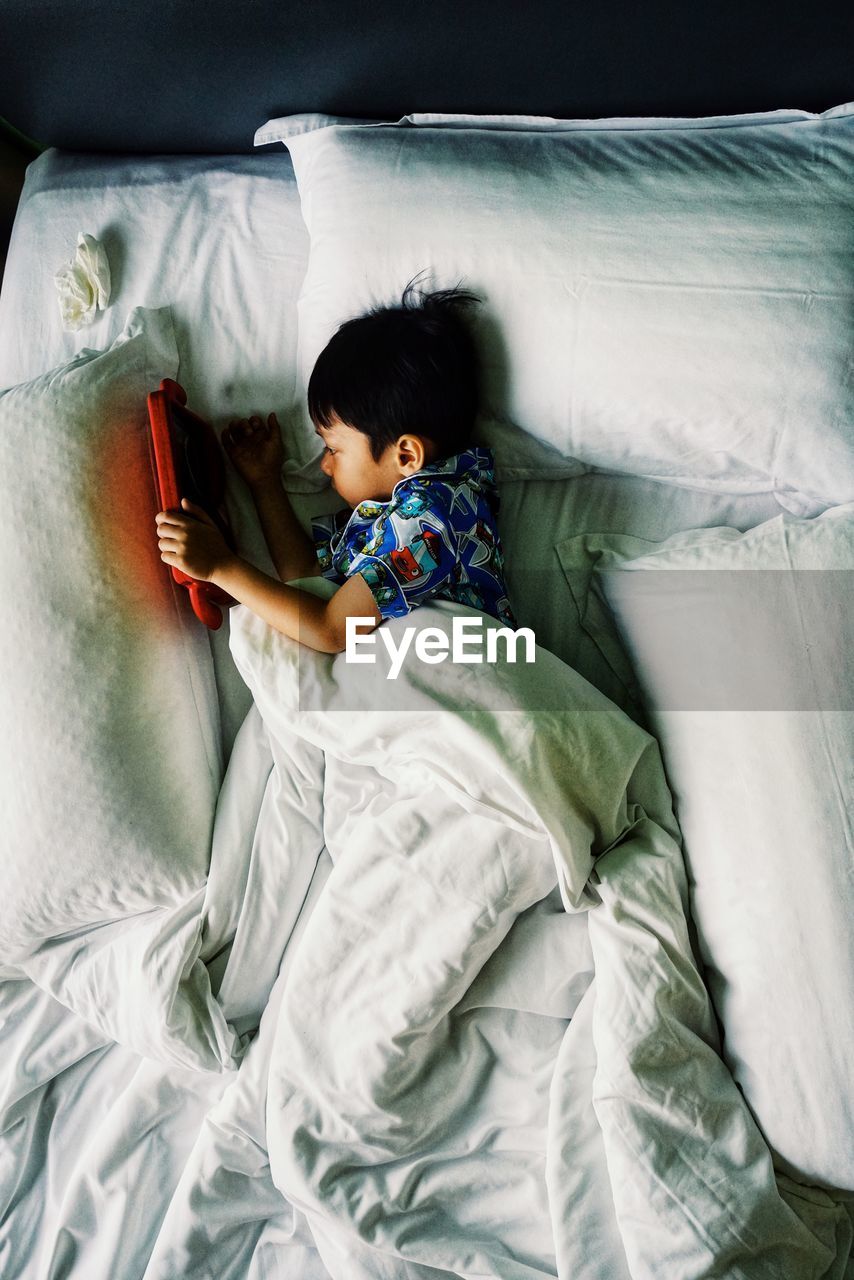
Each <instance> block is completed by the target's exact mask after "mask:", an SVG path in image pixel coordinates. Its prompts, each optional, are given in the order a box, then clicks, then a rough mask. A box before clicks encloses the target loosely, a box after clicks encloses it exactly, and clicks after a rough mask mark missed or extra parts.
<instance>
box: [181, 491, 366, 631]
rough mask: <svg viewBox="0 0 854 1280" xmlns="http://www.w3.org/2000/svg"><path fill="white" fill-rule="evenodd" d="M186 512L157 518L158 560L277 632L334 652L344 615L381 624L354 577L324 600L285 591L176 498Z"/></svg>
mask: <svg viewBox="0 0 854 1280" xmlns="http://www.w3.org/2000/svg"><path fill="white" fill-rule="evenodd" d="M181 506H182V507H183V508H184V511H185V512H187V513H188V514H186V515H185V514H182V513H181V512H177V511H161V512H159V513H158V515H157V535H158V544H159V546H160V559H161V560H163V561H164V562H165V563H166V564H168V565H172V566H174V567H175V568H176V569H181V570H182V571H183V572H184V573H187V574H189V575H190V577H192V578H198V579H200V580H201V581H203V582H213V583H215V584H216V586H218V587H221V588H222V589H223V591H227V592H228V594H229V595H231V596H234V598H235V600H239V601H240V603H241V604H245V605H246V606H247V608H249V609H251V610H252V612H253V613H257V614H258V615H259V616H260V617H262V618H263V619H264V621H265V622H269V624H270V626H271V627H275V628H276V630H277V631H282V632H284V634H285V635H286V636H290V637H291V639H292V640H299V641H300V642H301V643H302V644H305V645H308V646H309V648H311V649H319V650H320V651H321V652H322V653H340V652H341V651H342V649H344V647H345V645H346V640H347V631H346V627H347V619H348V618H349V617H362V618H373V619H374V622H373V624H372V625H370V626H359V627H357V631H358V632H359V633H364V632H368V631H373V630H374V627H376V626H378V625H379V623H380V622H381V621H382V615H381V614H380V612H379V610H378V609H377V607H376V605H375V604H374V598H373V595H372V594H371V589H370V587H369V586H368V584H367V583H366V582H365V580H364V578H362V577H361V576H360V575H359V574H355V575H354V576H353V577H352V578H349V579H348V581H347V582H345V583H344V585H343V586H342V587H339V588H338V590H337V591H336V592H335V594H334V595H333V596H332V597H331V599H329V600H320V599H318V598H317V596H313V595H311V594H310V593H309V592H308V591H300V589H299V588H298V587H289V586H286V585H285V584H284V583H282V582H277V581H276V580H275V578H271V577H269V576H268V575H267V574H266V573H262V572H261V570H260V569H256V568H255V567H254V565H251V564H249V563H247V561H245V560H241V558H240V557H239V556H236V555H235V554H234V553H233V552H232V551H229V549H228V547H227V546H226V543H225V541H224V539H223V537H222V534H221V533H220V531H219V530H218V529H217V527H216V525H215V524H214V523H213V521H212V520H211V519H210V518H209V516H207V515H206V514H205V512H204V511H202V509H201V508H200V507H197V506H195V505H194V504H193V503H191V502H188V501H187V499H186V498H184V499H183V500H182V503H181Z"/></svg>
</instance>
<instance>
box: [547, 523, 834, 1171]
mask: <svg viewBox="0 0 854 1280" xmlns="http://www.w3.org/2000/svg"><path fill="white" fill-rule="evenodd" d="M557 550H558V555H559V556H560V559H561V562H562V564H563V566H564V568H565V570H566V571H567V573H568V574H570V575H577V571H578V569H579V567H580V566H582V565H583V564H585V563H586V564H587V566H588V567H589V566H591V565H592V566H595V568H596V569H597V570H598V573H597V574H596V577H597V579H598V583H599V586H600V587H601V589H602V591H603V592H604V594H605V596H606V597H607V600H608V604H609V605H610V608H611V610H612V611H613V614H614V617H615V618H616V622H617V626H618V628H619V631H620V634H621V635H622V638H623V640H624V641H625V644H626V646H627V648H628V651H629V654H630V657H631V660H632V662H633V664H634V667H635V670H636V673H637V676H638V679H639V682H640V684H641V686H642V689H643V691H644V693H645V696H646V699H647V704H648V707H649V710H650V713H651V719H652V725H653V728H654V730H655V732H656V733H657V734H658V736H659V738H660V741H661V744H662V750H663V755H664V762H665V768H666V770H667V774H668V778H669V781H670V784H671V787H672V789H673V793H674V798H675V801H676V808H677V812H678V814H679V820H680V824H681V827H682V831H683V835H684V838H685V846H686V856H687V861H688V868H689V873H690V877H691V880H692V883H693V903H692V909H693V914H694V918H695V920H696V923H697V928H698V935H699V942H700V947H701V952H702V956H703V959H704V961H705V963H706V965H707V967H708V970H707V978H708V981H709V984H710V989H711V991H712V995H713V998H714V1001H715V1005H716V1008H717V1012H718V1015H719V1017H720V1019H721V1022H722V1024H723V1029H724V1050H725V1054H726V1057H727V1060H728V1062H729V1064H730V1067H731V1068H732V1070H733V1074H734V1075H735V1078H736V1080H737V1081H738V1083H739V1084H740V1086H741V1088H742V1090H743V1091H744V1094H745V1096H746V1098H747V1101H748V1103H749V1104H750V1106H751V1108H752V1110H753V1112H754V1114H755V1115H756V1117H757V1120H758V1122H759V1124H760V1126H761V1128H762V1130H763V1132H764V1134H765V1136H766V1138H767V1140H768V1142H769V1145H770V1146H771V1147H772V1149H773V1151H774V1152H775V1155H776V1159H777V1164H778V1166H779V1167H781V1168H782V1169H783V1170H784V1171H786V1172H788V1173H790V1174H792V1175H793V1176H795V1177H796V1178H799V1179H806V1180H807V1181H816V1182H820V1183H824V1184H827V1185H829V1186H831V1187H835V1188H839V1189H843V1190H846V1191H851V1190H854V1094H852V1090H851V1063H852V1061H854V934H852V930H851V920H852V916H854V887H852V878H851V871H852V858H854V820H852V814H854V788H852V771H851V762H852V760H854V664H852V654H854V614H852V611H851V600H852V587H854V505H852V504H849V505H847V506H844V507H839V508H836V509H834V510H831V511H828V512H826V513H825V514H824V515H823V516H821V517H819V518H817V519H813V520H797V519H793V518H791V517H788V516H785V517H784V516H781V517H779V518H777V519H775V520H771V521H768V522H767V523H766V524H763V525H760V526H759V527H757V528H755V529H752V530H750V531H749V532H748V533H744V534H739V533H738V532H737V531H736V530H734V529H704V530H693V531H690V532H687V533H682V534H677V535H675V536H674V537H672V538H669V539H668V540H667V541H665V542H663V543H660V544H657V545H656V544H653V543H648V542H646V543H645V542H643V541H642V540H640V539H637V538H625V537H619V536H606V535H588V536H585V537H582V538H574V539H569V540H567V541H566V542H564V543H561V544H560V545H559V546H558V548H557ZM579 581H581V579H580V578H579V577H578V576H576V577H575V582H576V591H577V584H578V582H579ZM584 625H587V626H591V627H592V628H593V631H594V632H595V633H596V635H597V637H598V639H599V641H601V639H602V627H603V625H604V624H603V616H602V614H601V613H599V614H597V612H596V610H595V609H591V610H587V611H586V612H585V615H584Z"/></svg>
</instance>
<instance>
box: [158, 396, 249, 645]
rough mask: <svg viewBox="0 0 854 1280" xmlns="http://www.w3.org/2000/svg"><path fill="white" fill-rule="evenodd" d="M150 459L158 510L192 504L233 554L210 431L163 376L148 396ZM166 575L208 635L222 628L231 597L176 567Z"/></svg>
mask: <svg viewBox="0 0 854 1280" xmlns="http://www.w3.org/2000/svg"><path fill="white" fill-rule="evenodd" d="M148 418H149V422H150V425H151V457H152V466H153V469H154V478H155V483H156V486H157V495H158V498H159V500H160V509H161V510H162V511H179V510H181V499H182V498H188V499H189V501H190V502H194V503H196V505H197V506H199V507H201V508H202V510H203V511H204V512H206V514H207V515H209V516H210V518H211V519H212V520H213V522H214V524H215V525H216V526H217V528H218V529H219V531H220V533H221V534H222V536H223V537H224V538H225V540H226V542H227V543H228V546H229V547H230V548H231V550H232V551H233V550H234V549H235V546H234V536H233V534H232V531H231V526H230V524H229V522H228V516H227V514H226V512H225V507H224V505H223V504H224V500H225V467H224V464H223V459H222V453H221V452H220V447H219V443H218V441H217V438H216V435H215V434H214V430H213V428H212V427H211V425H210V423H208V422H205V420H204V419H203V418H200V417H199V416H198V415H197V414H195V413H191V412H190V410H189V409H188V408H187V393H186V392H185V391H184V388H183V387H182V386H180V385H179V383H177V382H174V381H173V380H172V379H171V378H164V379H163V381H162V382H161V383H160V387H159V388H158V390H157V391H152V392H151V394H150V395H149V397H148ZM171 572H172V577H173V578H174V579H175V581H176V582H177V583H179V584H180V585H181V586H182V587H186V588H187V591H188V592H189V596H190V604H191V605H192V608H193V612H194V613H195V615H196V617H197V618H198V619H199V621H200V622H203V623H204V624H205V626H206V627H210V628H211V630H212V631H216V630H217V628H218V627H220V626H221V625H222V612H221V609H222V608H223V607H227V606H228V605H232V604H234V603H235V601H234V599H233V598H232V597H231V596H230V595H228V594H227V592H225V591H223V590H222V589H221V588H220V587H217V586H214V584H213V583H212V582H200V581H199V580H198V579H197V578H191V577H190V576H189V574H186V573H184V572H183V571H182V570H181V569H176V568H175V567H174V566H172V568H171Z"/></svg>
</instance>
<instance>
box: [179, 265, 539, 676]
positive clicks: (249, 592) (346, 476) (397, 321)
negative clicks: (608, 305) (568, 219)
mask: <svg viewBox="0 0 854 1280" xmlns="http://www.w3.org/2000/svg"><path fill="white" fill-rule="evenodd" d="M476 300H477V299H476V298H475V297H474V296H473V295H472V294H470V293H466V292H465V291H463V290H461V289H449V290H443V291H439V292H436V293H428V294H419V293H418V292H417V291H416V289H415V287H414V285H413V284H412V283H410V284H409V285H407V287H406V289H405V290H404V293H403V297H402V299H401V302H400V305H399V306H395V307H383V308H377V309H375V310H374V311H371V312H368V314H367V315H365V316H361V317H359V318H357V319H355V320H350V321H348V322H347V323H346V324H344V325H342V326H341V328H340V329H339V330H338V332H337V333H336V334H334V336H333V337H332V338H331V340H330V341H329V343H328V344H327V346H326V347H325V348H324V350H323V351H322V352H321V354H320V356H319V357H318V360H317V363H316V365H315V367H314V370H313V372H312V375H311V379H310V381H309V386H308V407H309V413H310V415H311V419H312V421H313V422H314V425H315V430H316V432H317V434H318V435H319V436H320V438H321V439H322V441H323V443H324V445H325V446H326V448H325V452H324V455H323V459H322V461H321V468H322V470H323V471H324V472H325V474H326V475H328V476H329V478H330V480H331V482H332V487H333V488H334V489H335V490H336V491H337V493H339V494H340V496H341V497H342V498H343V499H344V501H345V502H346V503H347V506H348V508H350V510H347V511H344V512H339V513H337V515H335V516H328V517H325V518H321V519H318V520H317V521H316V522H315V523H314V525H313V533H314V537H315V542H316V545H315V543H313V542H312V539H311V538H309V537H308V536H307V535H306V534H305V533H304V532H303V530H302V528H301V526H300V524H299V523H298V521H297V519H296V516H295V515H294V512H293V509H292V508H291V505H290V502H289V500H288V498H287V495H286V494H285V491H284V489H283V487H282V482H281V470H282V463H283V461H284V454H283V449H282V441H281V434H280V431H279V425H278V423H277V421H276V417H275V415H274V414H270V416H269V418H268V420H267V422H266V424H264V423H263V422H262V421H261V419H260V418H250V419H249V420H248V421H245V420H244V421H240V422H232V423H230V424H229V426H228V427H226V429H225V430H224V431H223V433H222V441H223V445H224V447H225V449H226V452H227V453H228V455H229V457H230V458H231V461H232V462H233V464H234V466H235V467H236V469H237V471H238V472H239V473H240V475H241V476H242V477H243V479H244V480H245V481H246V483H247V484H248V485H249V488H250V490H251V492H252V496H253V498H254V501H255V505H256V508H257V510H258V515H259V517H260V520H261V525H262V528H263V531H264V536H265V538H266V540H267V545H268V547H269V549H270V555H271V557H272V560H273V564H274V565H275V567H276V572H277V573H278V575H279V579H280V581H276V580H275V579H274V578H271V577H269V576H268V575H267V574H265V573H262V572H261V571H260V570H259V569H256V568H255V567H254V566H253V565H251V564H249V563H248V562H247V561H245V560H242V559H241V558H240V557H239V556H236V555H234V554H233V553H232V552H230V551H229V549H228V548H227V546H226V545H225V542H224V541H223V539H222V537H221V535H220V533H219V531H218V530H217V529H216V527H215V526H214V524H213V522H212V521H211V520H210V519H209V518H208V517H207V516H206V515H205V513H204V512H203V511H201V510H200V509H199V508H198V507H196V506H194V505H193V504H192V503H190V502H188V501H187V500H186V499H184V500H183V501H182V504H181V505H182V507H183V509H184V511H185V512H186V513H188V514H182V513H181V512H168V511H161V512H160V513H159V514H158V516H157V530H158V542H159V547H160V558H161V560H163V561H165V563H166V564H169V565H174V566H175V567H177V568H179V569H182V570H183V571H184V572H185V573H188V574H190V576H191V577H194V578H199V579H202V580H206V581H210V582H214V583H216V585H217V586H219V587H221V588H222V589H223V590H224V591H227V592H228V593H229V595H232V596H234V598H235V599H236V600H239V601H240V603H241V604H245V605H246V606H247V607H248V608H249V609H251V610H253V612H255V613H257V614H260V616H261V617H262V618H264V619H265V621H267V622H269V623H270V625H271V626H273V627H275V628H276V629H277V630H279V631H282V632H284V633H285V635H288V636H290V637H291V638H292V639H294V640H299V641H301V642H302V643H303V644H305V645H308V646H310V647H311V648H313V649H318V650H320V651H322V652H324V653H339V652H341V650H343V649H344V647H345V638H346V622H347V618H348V617H359V618H362V619H366V618H371V619H373V621H372V623H371V624H370V625H363V626H359V627H358V628H357V630H359V631H373V630H374V628H375V627H376V626H378V625H379V623H381V622H382V620H383V619H384V618H388V617H400V616H402V615H404V614H406V613H408V612H410V610H411V609H413V608H414V607H415V606H417V605H418V604H423V603H425V601H427V600H429V599H432V598H439V599H451V600H458V601H460V602H462V603H463V604H468V605H472V606H474V607H475V608H478V609H481V610H482V611H484V612H486V613H491V614H493V615H494V616H495V617H497V618H499V619H500V620H501V621H502V622H504V623H505V624H506V625H508V626H511V627H515V625H516V624H515V620H514V618H513V614H512V611H511V609H510V604H509V601H508V599H507V589H506V586H505V583H504V571H503V560H502V553H501V544H500V541H499V538H498V531H497V528H496V525H495V513H496V512H497V510H498V495H497V491H496V488H495V482H494V480H493V475H492V455H491V453H490V451H489V450H488V449H479V448H471V447H469V440H470V438H471V433H472V429H473V427H474V419H475V414H476V411H477V372H478V371H477V357H476V352H475V347H474V343H473V341H472V338H471V335H470V334H469V332H468V330H467V328H466V325H465V323H464V321H463V320H462V318H461V315H460V311H461V309H462V308H464V307H465V306H468V305H470V304H471V303H473V302H475V301H476ZM320 573H322V574H323V575H324V576H325V577H327V578H330V579H332V581H334V582H337V583H340V584H341V585H340V586H339V588H338V590H337V591H336V592H335V594H334V595H333V596H332V597H331V599H329V600H328V601H326V600H320V599H318V598H317V597H316V596H314V595H312V594H310V593H309V592H306V591H301V590H300V589H299V588H297V587H292V586H287V585H284V584H285V583H286V582H287V581H288V580H290V579H295V578H303V577H309V576H311V575H314V574H320Z"/></svg>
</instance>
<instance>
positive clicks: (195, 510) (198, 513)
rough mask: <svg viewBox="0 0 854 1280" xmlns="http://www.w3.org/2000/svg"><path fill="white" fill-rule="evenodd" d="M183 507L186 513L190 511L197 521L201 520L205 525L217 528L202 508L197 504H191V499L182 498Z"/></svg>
mask: <svg viewBox="0 0 854 1280" xmlns="http://www.w3.org/2000/svg"><path fill="white" fill-rule="evenodd" d="M181 506H182V507H183V508H184V510H185V511H189V513H190V515H192V516H195V517H196V519H197V520H201V521H203V522H204V524H209V525H212V526H213V527H216V526H214V522H213V520H211V518H210V516H209V515H208V513H207V511H205V510H204V509H203V508H202V507H200V506H198V505H197V504H196V503H195V502H191V501H190V499H189V498H182V499H181Z"/></svg>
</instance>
